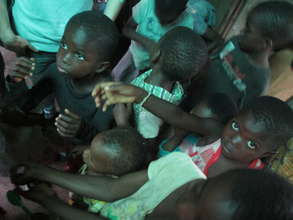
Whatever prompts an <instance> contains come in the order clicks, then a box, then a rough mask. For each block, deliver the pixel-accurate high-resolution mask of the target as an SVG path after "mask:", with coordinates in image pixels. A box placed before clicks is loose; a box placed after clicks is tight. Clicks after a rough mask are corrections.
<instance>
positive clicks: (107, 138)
mask: <svg viewBox="0 0 293 220" xmlns="http://www.w3.org/2000/svg"><path fill="white" fill-rule="evenodd" d="M101 134H102V140H103V144H105V145H106V146H107V147H108V148H109V149H111V151H112V152H114V153H113V155H112V156H113V157H112V158H111V160H112V174H113V175H117V176H121V175H124V174H127V173H131V172H135V171H138V170H140V169H142V168H144V166H145V163H146V161H147V154H146V142H145V139H144V138H143V137H142V136H141V135H140V134H139V133H138V132H137V131H136V130H135V129H134V128H131V127H116V128H114V129H111V130H108V131H104V132H103V133H101Z"/></svg>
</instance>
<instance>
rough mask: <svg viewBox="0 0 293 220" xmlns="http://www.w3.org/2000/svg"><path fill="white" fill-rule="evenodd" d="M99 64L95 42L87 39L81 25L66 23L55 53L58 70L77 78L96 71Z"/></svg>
mask: <svg viewBox="0 0 293 220" xmlns="http://www.w3.org/2000/svg"><path fill="white" fill-rule="evenodd" d="M100 65H101V61H100V59H99V56H98V52H97V42H96V41H95V40H93V39H89V37H88V34H87V31H86V30H85V29H84V28H83V27H82V26H79V25H76V24H71V25H68V26H67V27H66V29H65V32H64V35H63V38H62V40H61V43H60V48H59V51H58V53H57V68H58V70H59V71H60V72H62V73H65V74H69V76H70V77H71V78H73V79H78V78H82V77H85V76H87V75H89V74H93V73H96V72H97V69H98V67H99V66H100Z"/></svg>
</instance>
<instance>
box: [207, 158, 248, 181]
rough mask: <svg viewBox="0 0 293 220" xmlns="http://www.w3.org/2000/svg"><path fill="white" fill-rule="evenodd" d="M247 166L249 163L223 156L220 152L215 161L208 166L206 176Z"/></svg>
mask: <svg viewBox="0 0 293 220" xmlns="http://www.w3.org/2000/svg"><path fill="white" fill-rule="evenodd" d="M248 166H249V163H243V162H240V161H236V160H231V159H229V158H227V157H225V156H224V155H223V154H221V156H220V158H219V159H218V160H217V162H215V163H214V164H213V165H212V166H211V167H210V168H209V171H208V177H213V176H216V175H218V174H221V173H224V172H226V171H228V170H232V169H238V168H248Z"/></svg>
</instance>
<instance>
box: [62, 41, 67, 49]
mask: <svg viewBox="0 0 293 220" xmlns="http://www.w3.org/2000/svg"><path fill="white" fill-rule="evenodd" d="M60 47H61V48H62V49H64V50H67V49H68V46H67V44H66V43H64V42H60Z"/></svg>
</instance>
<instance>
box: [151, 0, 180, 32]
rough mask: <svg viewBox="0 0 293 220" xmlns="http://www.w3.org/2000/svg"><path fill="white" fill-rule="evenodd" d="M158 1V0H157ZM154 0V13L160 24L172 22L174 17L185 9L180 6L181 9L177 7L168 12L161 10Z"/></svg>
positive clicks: (174, 19)
mask: <svg viewBox="0 0 293 220" xmlns="http://www.w3.org/2000/svg"><path fill="white" fill-rule="evenodd" d="M157 1H158V0H157ZM157 1H156V8H155V14H156V16H157V18H158V19H159V21H160V24H161V25H162V26H164V25H169V24H172V23H173V22H175V21H176V19H177V18H178V17H179V16H180V15H181V14H182V12H183V11H184V10H185V7H182V8H181V9H177V10H174V11H170V12H163V10H161V8H160V7H159V6H158V4H157Z"/></svg>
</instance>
